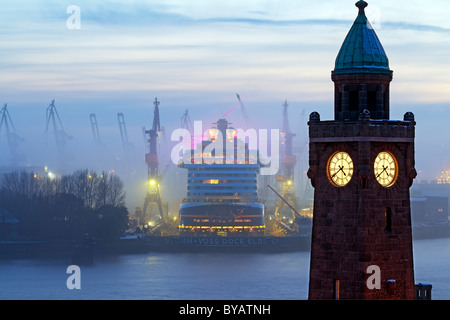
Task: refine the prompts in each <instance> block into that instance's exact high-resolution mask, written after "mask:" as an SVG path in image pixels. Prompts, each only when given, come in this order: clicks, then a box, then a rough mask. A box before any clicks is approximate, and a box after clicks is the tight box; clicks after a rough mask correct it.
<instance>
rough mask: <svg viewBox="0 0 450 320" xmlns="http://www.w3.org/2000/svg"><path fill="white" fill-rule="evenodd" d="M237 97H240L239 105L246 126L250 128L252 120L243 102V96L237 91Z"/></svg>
mask: <svg viewBox="0 0 450 320" xmlns="http://www.w3.org/2000/svg"><path fill="white" fill-rule="evenodd" d="M236 97H237V98H238V100H239V105H240V106H241V112H242V116H243V117H244V121H245V126H246V127H247V128H246V129H248V127H249V122H250V120H249V118H248V114H247V111H246V110H245V106H244V104H243V103H242V100H241V96H240V95H239V94H238V93H236Z"/></svg>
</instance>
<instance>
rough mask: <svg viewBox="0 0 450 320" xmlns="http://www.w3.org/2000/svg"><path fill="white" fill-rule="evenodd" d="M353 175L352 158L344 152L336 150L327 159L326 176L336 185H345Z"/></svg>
mask: <svg viewBox="0 0 450 320" xmlns="http://www.w3.org/2000/svg"><path fill="white" fill-rule="evenodd" d="M352 176H353V160H352V158H351V157H350V155H349V154H348V153H346V152H336V153H335V154H333V155H332V156H331V157H330V159H329V160H328V178H329V179H330V181H331V182H332V183H333V184H334V185H335V186H337V187H343V186H345V185H347V184H348V183H349V182H350V180H351V179H352Z"/></svg>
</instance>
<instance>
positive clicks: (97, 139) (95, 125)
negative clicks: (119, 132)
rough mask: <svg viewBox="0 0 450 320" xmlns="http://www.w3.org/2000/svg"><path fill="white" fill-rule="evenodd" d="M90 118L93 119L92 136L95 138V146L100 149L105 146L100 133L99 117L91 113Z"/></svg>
mask: <svg viewBox="0 0 450 320" xmlns="http://www.w3.org/2000/svg"><path fill="white" fill-rule="evenodd" d="M89 116H90V119H91V128H92V135H93V136H94V142H95V146H96V147H97V148H100V147H102V146H103V143H102V140H101V139H100V133H99V131H98V123H97V116H96V115H95V113H91V114H90V115H89Z"/></svg>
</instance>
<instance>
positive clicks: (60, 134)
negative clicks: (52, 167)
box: [45, 99, 73, 165]
mask: <svg viewBox="0 0 450 320" xmlns="http://www.w3.org/2000/svg"><path fill="white" fill-rule="evenodd" d="M46 119H47V121H46V126H45V133H47V138H48V133H49V127H50V126H52V127H53V134H54V135H55V141H56V148H57V150H58V157H59V161H60V162H61V163H60V165H62V164H63V162H64V161H66V160H67V159H68V153H67V150H66V146H67V140H72V139H73V137H72V136H70V135H68V134H67V133H66V131H65V130H64V126H63V124H62V122H61V118H60V117H59V114H58V110H57V109H56V106H55V100H54V99H53V100H52V102H51V103H50V105H49V106H48V107H47V110H46Z"/></svg>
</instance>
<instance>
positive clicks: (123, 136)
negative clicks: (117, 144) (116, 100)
mask: <svg viewBox="0 0 450 320" xmlns="http://www.w3.org/2000/svg"><path fill="white" fill-rule="evenodd" d="M117 120H118V122H119V129H120V137H121V139H122V146H123V150H124V152H125V154H126V155H128V154H130V153H131V152H132V151H133V145H132V143H130V141H129V140H128V133H127V126H126V124H125V117H124V115H123V113H118V114H117Z"/></svg>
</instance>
